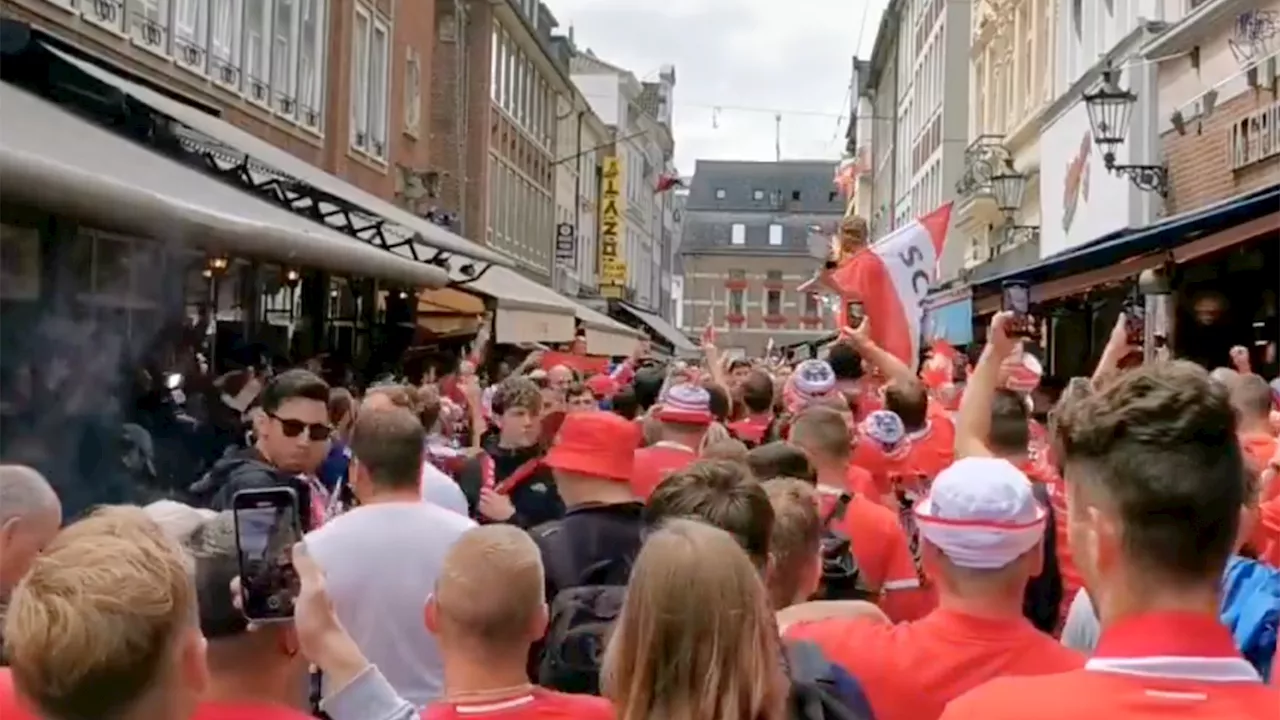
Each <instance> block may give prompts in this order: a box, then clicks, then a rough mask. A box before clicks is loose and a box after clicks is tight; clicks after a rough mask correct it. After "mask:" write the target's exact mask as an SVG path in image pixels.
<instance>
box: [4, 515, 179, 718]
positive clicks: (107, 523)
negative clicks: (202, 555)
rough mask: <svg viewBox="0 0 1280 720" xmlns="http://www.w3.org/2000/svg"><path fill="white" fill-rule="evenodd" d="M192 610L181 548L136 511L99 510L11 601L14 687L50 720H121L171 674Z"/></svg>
mask: <svg viewBox="0 0 1280 720" xmlns="http://www.w3.org/2000/svg"><path fill="white" fill-rule="evenodd" d="M195 609H196V600H195V588H194V587H193V585H192V581H191V575H190V569H189V567H188V565H187V562H186V560H185V557H184V556H183V553H182V550H181V548H180V547H179V546H178V544H177V543H176V542H175V541H174V540H172V539H170V538H168V537H166V536H165V534H164V531H162V530H161V529H160V527H159V526H158V525H156V524H155V523H154V522H152V521H151V519H150V518H148V517H147V515H146V513H145V512H144V511H143V510H142V509H141V508H135V507H123V506H118V507H104V508H100V509H98V510H96V511H94V513H93V514H92V515H90V516H88V517H87V518H85V519H83V520H80V521H79V522H76V523H74V524H72V525H69V526H67V527H66V528H64V529H63V530H62V531H61V532H60V533H58V535H57V536H56V537H55V538H54V539H53V542H51V543H50V544H49V546H48V547H47V548H45V550H44V552H43V553H42V554H41V555H40V556H39V557H37V558H36V560H35V562H34V563H33V564H32V566H31V570H30V571H29V572H28V573H27V575H26V577H24V578H23V580H22V582H20V583H19V584H18V586H17V588H15V589H14V591H13V596H12V598H11V601H10V604H9V610H8V615H7V617H6V618H5V626H4V637H5V651H6V652H7V654H8V659H9V662H10V668H11V669H12V672H13V679H14V684H15V685H16V686H17V688H18V690H19V691H21V693H22V694H23V695H24V696H26V697H28V698H30V699H31V700H32V701H33V702H34V703H35V705H36V707H37V708H38V709H39V711H40V713H41V714H42V715H44V716H46V717H49V718H59V719H60V720H61V719H65V720H71V719H75V720H81V719H87V718H108V717H118V716H120V715H122V714H124V713H126V712H128V711H129V709H130V708H131V707H132V706H133V705H134V704H135V703H137V702H138V701H139V700H140V699H141V698H142V697H143V696H144V695H145V694H146V693H147V692H148V691H149V690H150V689H151V688H152V687H154V686H155V685H156V684H157V682H159V681H160V679H161V678H162V677H163V676H164V675H165V674H166V673H169V672H172V668H173V666H174V664H175V659H174V657H173V655H174V652H175V649H176V647H177V645H176V643H177V642H178V641H179V638H180V637H181V635H182V633H183V631H184V630H188V629H189V630H191V631H192V632H193V633H194V632H195V630H196V613H195Z"/></svg>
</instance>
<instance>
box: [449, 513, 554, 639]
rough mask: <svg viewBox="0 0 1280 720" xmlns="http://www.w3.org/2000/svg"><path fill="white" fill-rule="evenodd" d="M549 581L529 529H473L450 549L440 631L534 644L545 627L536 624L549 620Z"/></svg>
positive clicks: (471, 637) (459, 635)
mask: <svg viewBox="0 0 1280 720" xmlns="http://www.w3.org/2000/svg"><path fill="white" fill-rule="evenodd" d="M544 582H545V581H544V579H543V571H542V556H541V554H540V553H539V551H538V546H537V545H535V544H534V542H533V539H532V538H531V537H529V533H527V532H525V531H524V530H521V529H520V528H518V527H515V526H513V525H502V524H497V525H484V526H481V527H478V528H474V529H472V530H469V531H467V532H466V533H464V534H463V536H462V537H461V538H459V539H458V541H457V542H456V543H454V544H453V547H452V548H450V549H449V553H448V554H447V555H446V556H445V560H444V568H443V569H442V571H441V573H440V579H439V580H438V581H436V591H435V594H434V597H433V601H434V603H435V606H436V610H437V613H438V617H439V628H438V629H437V632H439V633H440V634H441V635H442V636H446V637H452V638H457V639H464V638H465V639H466V640H467V641H469V642H471V643H476V644H479V645H482V646H485V647H488V648H502V647H510V646H512V645H520V644H524V643H528V642H532V641H533V640H536V639H537V637H540V636H541V631H542V628H535V627H534V624H535V622H542V623H545V613H546V604H545V598H544V594H545V585H544ZM494 588H502V591H501V592H494V591H493V589H494ZM533 633H537V635H533Z"/></svg>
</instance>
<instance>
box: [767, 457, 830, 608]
mask: <svg viewBox="0 0 1280 720" xmlns="http://www.w3.org/2000/svg"><path fill="white" fill-rule="evenodd" d="M764 490H765V492H766V493H768V495H769V503H770V504H771V505H773V537H772V538H771V542H772V550H771V552H772V554H773V568H772V573H771V574H770V576H769V595H770V597H771V599H772V600H773V607H774V609H776V610H782V609H783V608H786V607H790V606H791V605H792V604H794V603H795V602H796V601H797V598H798V597H799V595H800V592H801V591H802V590H803V589H804V588H802V587H801V583H802V581H803V579H804V572H805V570H807V569H810V568H812V567H813V566H814V565H815V564H816V563H817V562H818V557H819V555H820V553H821V552H822V532H823V528H822V518H821V517H820V516H819V514H818V491H817V490H815V489H814V487H813V485H812V484H811V483H807V482H805V481H804V480H798V479H796V478H777V479H775V480H770V481H768V482H766V483H765V484H764Z"/></svg>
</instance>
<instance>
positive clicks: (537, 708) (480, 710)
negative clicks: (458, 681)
mask: <svg viewBox="0 0 1280 720" xmlns="http://www.w3.org/2000/svg"><path fill="white" fill-rule="evenodd" d="M613 717H614V713H613V706H612V705H610V704H609V701H608V700H605V699H603V698H598V697H595V696H592V695H566V694H564V693H558V692H552V691H550V690H544V689H543V688H534V689H533V690H531V691H530V692H529V693H528V694H527V695H521V696H519V697H514V698H511V699H509V700H495V701H490V702H486V703H435V704H434V705H431V706H430V707H428V708H427V709H426V710H423V711H422V720H613Z"/></svg>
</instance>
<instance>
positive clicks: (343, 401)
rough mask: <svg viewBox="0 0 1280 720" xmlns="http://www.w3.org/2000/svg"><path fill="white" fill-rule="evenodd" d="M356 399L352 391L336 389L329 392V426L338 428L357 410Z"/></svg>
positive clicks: (341, 388)
mask: <svg viewBox="0 0 1280 720" xmlns="http://www.w3.org/2000/svg"><path fill="white" fill-rule="evenodd" d="M355 405H356V399H355V397H353V396H352V395H351V391H350V390H348V389H346V388H343V387H336V388H331V389H330V390H329V424H330V425H333V426H334V427H337V426H338V424H339V423H341V422H342V421H343V419H344V418H346V417H347V416H348V415H350V414H351V412H352V411H353V410H354V409H355Z"/></svg>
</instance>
